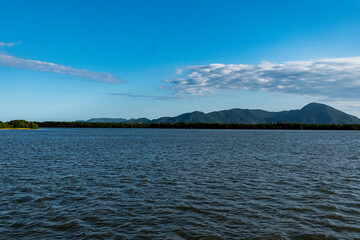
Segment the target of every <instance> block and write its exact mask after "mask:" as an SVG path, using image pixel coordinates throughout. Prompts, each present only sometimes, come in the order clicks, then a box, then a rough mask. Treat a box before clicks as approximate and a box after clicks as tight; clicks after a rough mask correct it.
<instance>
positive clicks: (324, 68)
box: [0, 0, 360, 121]
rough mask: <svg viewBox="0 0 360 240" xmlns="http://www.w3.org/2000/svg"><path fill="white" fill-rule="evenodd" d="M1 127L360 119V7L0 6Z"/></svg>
mask: <svg viewBox="0 0 360 240" xmlns="http://www.w3.org/2000/svg"><path fill="white" fill-rule="evenodd" d="M0 3H1V8H0V86H1V88H0V101H1V102H2V104H1V107H0V109H1V110H0V120H1V121H8V120H11V119H27V120H36V121H44V120H66V121H71V120H78V119H89V118H92V117H123V118H132V117H135V118H137V117H148V118H157V117H161V116H175V115H178V114H181V113H184V112H190V111H195V110H200V111H204V112H210V111H215V110H223V109H231V108H261V109H265V110H271V111H278V110H287V109H296V108H301V107H302V106H304V105H305V104H307V103H309V102H312V101H316V102H322V103H326V104H330V105H332V106H334V107H337V108H339V109H341V110H343V111H346V112H348V113H352V114H354V115H356V116H360V95H359V96H358V94H357V93H359V92H360V58H359V56H360V48H359V43H360V30H359V29H360V14H359V10H360V2H359V1H341V2H340V1H329V0H327V1H285V0H284V1H276V0H274V1H256V0H255V1H240V0H238V1H210V0H204V1H196V0H191V1H186V0H182V1H177V0H173V1H160V0H159V1H157V0H153V1H137V0H128V1H104V0H102V1H90V0H86V1H74V0H73V1H66V0H62V1H55V0H54V1H45V0H44V1H36V0H33V1H17V0H13V1H1V2H0Z"/></svg>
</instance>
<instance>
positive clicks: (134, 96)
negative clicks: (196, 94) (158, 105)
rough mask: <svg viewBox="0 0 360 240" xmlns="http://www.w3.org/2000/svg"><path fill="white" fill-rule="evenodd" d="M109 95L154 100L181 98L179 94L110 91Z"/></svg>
mask: <svg viewBox="0 0 360 240" xmlns="http://www.w3.org/2000/svg"><path fill="white" fill-rule="evenodd" d="M109 95H114V96H124V97H132V98H152V99H155V100H172V99H180V98H181V97H179V96H155V95H141V94H132V93H110V94H109Z"/></svg>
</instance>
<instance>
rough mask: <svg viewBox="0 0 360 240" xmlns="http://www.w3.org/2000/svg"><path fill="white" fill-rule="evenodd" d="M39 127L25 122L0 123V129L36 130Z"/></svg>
mask: <svg viewBox="0 0 360 240" xmlns="http://www.w3.org/2000/svg"><path fill="white" fill-rule="evenodd" d="M38 128H39V126H38V125H37V124H36V123H34V122H28V121H25V120H12V121H9V122H1V121H0V129H38Z"/></svg>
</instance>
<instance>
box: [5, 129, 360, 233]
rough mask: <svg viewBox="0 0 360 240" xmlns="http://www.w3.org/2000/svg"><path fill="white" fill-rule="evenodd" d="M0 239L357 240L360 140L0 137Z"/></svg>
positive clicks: (263, 135)
mask: <svg viewBox="0 0 360 240" xmlns="http://www.w3.org/2000/svg"><path fill="white" fill-rule="evenodd" d="M0 183H1V184H0V200H1V202H0V239H356V238H358V239H360V132H356V131H284V130H280V131H270V130H269V131H267V130H184V129H181V130H177V129H40V130H32V131H18V130H14V131H0Z"/></svg>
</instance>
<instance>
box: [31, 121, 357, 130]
mask: <svg viewBox="0 0 360 240" xmlns="http://www.w3.org/2000/svg"><path fill="white" fill-rule="evenodd" d="M36 124H37V125H38V126H39V127H44V128H46V127H48V128H54V127H55V128H178V129H284V130H286V129H290V130H291V129H293V130H360V124H302V123H260V124H237V123H234V124H233V123H184V122H179V123H150V124H143V123H111V122H36Z"/></svg>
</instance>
